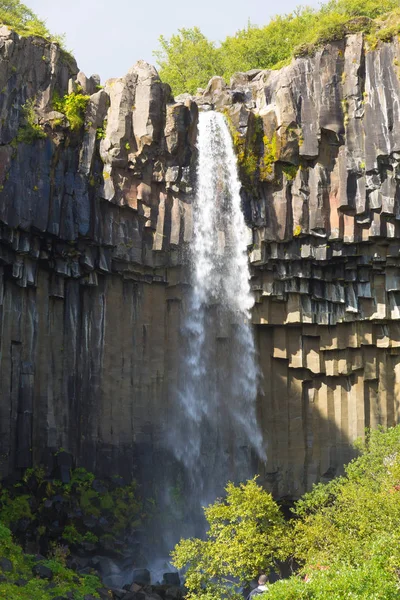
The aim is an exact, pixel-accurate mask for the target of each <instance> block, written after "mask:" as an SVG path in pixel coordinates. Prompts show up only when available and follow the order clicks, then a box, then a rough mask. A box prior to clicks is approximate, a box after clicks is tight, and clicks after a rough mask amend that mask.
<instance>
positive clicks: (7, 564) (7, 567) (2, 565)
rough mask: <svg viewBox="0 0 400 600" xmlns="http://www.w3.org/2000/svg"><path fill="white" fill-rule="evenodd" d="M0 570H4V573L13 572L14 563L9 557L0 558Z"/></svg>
mask: <svg viewBox="0 0 400 600" xmlns="http://www.w3.org/2000/svg"><path fill="white" fill-rule="evenodd" d="M0 570H1V571H3V573H11V571H12V570H13V564H12V562H11V560H10V559H9V558H4V557H2V558H0Z"/></svg>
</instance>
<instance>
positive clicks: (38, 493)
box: [0, 468, 147, 598]
mask: <svg viewBox="0 0 400 600" xmlns="http://www.w3.org/2000/svg"><path fill="white" fill-rule="evenodd" d="M60 499H62V500H61V502H62V508H61V507H60V508H59V511H61V512H62V514H63V515H64V518H63V519H61V521H62V522H63V523H64V525H63V527H61V528H57V533H56V534H55V533H54V531H53V529H52V521H53V519H52V517H51V515H52V511H53V503H54V502H59V501H60ZM61 512H60V515H61ZM146 518H147V514H146V513H145V510H144V507H143V504H142V502H141V501H140V500H139V497H138V492H137V485H136V483H135V482H132V483H130V484H129V485H126V484H124V485H122V484H121V483H120V482H119V480H117V479H116V480H113V479H112V480H110V481H100V480H95V477H94V475H93V473H89V472H88V471H86V470H85V469H82V468H78V469H74V470H73V471H72V472H71V480H70V482H69V483H62V482H61V481H57V480H53V479H46V478H45V477H44V471H43V470H42V469H40V468H38V469H28V470H27V471H26V473H25V475H24V478H23V481H22V482H21V483H17V484H15V485H14V486H12V487H11V488H6V487H2V486H1V485H0V522H1V523H3V524H4V525H6V526H7V527H11V528H12V529H13V527H14V526H15V525H17V524H18V522H19V521H20V519H23V520H24V521H25V522H26V523H27V526H26V527H25V528H24V532H23V534H22V535H21V539H20V541H21V542H23V540H24V539H25V538H26V535H27V531H28V532H29V535H30V536H31V538H32V539H39V538H43V539H52V540H53V541H54V542H57V543H61V544H68V545H71V546H74V547H78V546H80V545H83V546H85V544H96V545H97V547H98V548H99V549H101V548H102V547H104V546H105V547H109V546H110V543H111V544H112V543H115V542H116V541H117V540H118V542H119V543H120V545H121V544H123V542H124V539H125V537H127V538H128V537H129V535H130V534H131V533H132V532H133V531H134V530H135V529H137V528H138V527H140V526H142V524H143V520H145V519H146ZM88 519H89V520H90V521H93V522H94V525H95V528H96V534H94V533H93V531H90V530H88V529H87V526H86V524H85V523H86V522H87V520H88ZM0 556H1V555H0ZM0 598H1V596H0Z"/></svg>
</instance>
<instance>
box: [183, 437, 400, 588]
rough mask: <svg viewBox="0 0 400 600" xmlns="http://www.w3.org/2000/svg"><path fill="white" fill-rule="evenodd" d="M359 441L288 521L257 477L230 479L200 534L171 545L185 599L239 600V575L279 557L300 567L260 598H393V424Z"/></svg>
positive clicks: (399, 488)
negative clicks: (355, 453) (341, 468)
mask: <svg viewBox="0 0 400 600" xmlns="http://www.w3.org/2000/svg"><path fill="white" fill-rule="evenodd" d="M357 448H358V450H359V452H360V456H359V457H358V458H356V459H354V460H353V461H352V462H350V463H349V464H348V465H347V466H346V468H345V474H344V476H342V477H338V478H336V479H334V480H332V481H331V482H330V483H328V484H318V485H315V486H314V488H313V489H312V491H311V492H309V493H307V494H305V495H304V496H303V497H302V498H301V499H300V500H299V501H298V502H297V503H296V505H295V508H294V509H293V518H292V519H291V520H290V521H289V522H288V523H286V524H284V523H283V520H282V515H281V513H280V511H279V508H278V506H277V505H276V504H275V503H274V501H273V500H272V498H271V497H270V496H269V495H268V494H267V493H266V492H265V491H263V490H262V489H261V488H260V487H259V486H257V484H256V482H255V481H254V480H252V481H249V482H248V483H247V484H242V485H240V486H238V487H235V486H233V485H232V484H229V485H228V487H227V498H226V500H225V501H222V500H220V501H217V502H216V503H215V504H214V505H211V506H210V507H208V508H207V509H206V510H205V513H206V517H207V520H208V522H209V524H210V528H209V531H208V533H207V539H206V540H205V541H203V540H198V539H191V540H182V541H181V542H180V543H179V544H178V545H177V546H176V548H175V550H174V552H173V560H174V562H175V565H176V566H178V567H179V568H181V567H183V566H185V565H186V564H189V568H188V572H187V582H186V585H187V587H188V589H189V592H190V593H189V598H190V599H191V600H197V599H201V600H209V599H210V600H211V598H224V597H229V598H236V597H237V598H239V595H238V587H239V586H240V583H241V582H245V581H248V580H250V579H251V578H252V577H253V576H255V575H257V574H258V573H259V572H261V571H266V570H268V568H269V567H270V566H273V565H274V564H275V563H276V561H277V560H278V561H279V560H282V559H285V560H290V561H291V562H292V564H296V563H297V564H299V565H300V568H299V573H298V574H296V575H293V576H292V577H291V578H290V579H287V580H285V581H279V582H277V583H275V584H273V585H270V586H269V590H268V592H267V593H265V594H264V595H263V597H264V598H265V600H267V599H271V600H301V599H314V598H315V599H319V600H328V599H329V600H343V599H344V598H353V599H358V600H366V599H367V598H368V599H369V600H374V599H382V600H383V599H385V600H392V599H395V598H399V597H400V425H398V426H397V427H394V428H391V429H388V430H387V431H383V430H382V429H380V430H377V431H372V432H368V433H367V435H366V438H365V440H364V441H363V442H359V443H358V444H357ZM293 559H294V562H293ZM232 578H234V580H233V581H232Z"/></svg>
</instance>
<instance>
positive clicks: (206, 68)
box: [154, 0, 400, 94]
mask: <svg viewBox="0 0 400 600" xmlns="http://www.w3.org/2000/svg"><path fill="white" fill-rule="evenodd" d="M399 9H400V0H381V1H380V2H376V0H330V1H329V2H328V3H327V4H323V5H322V6H321V8H320V9H319V10H315V9H313V8H310V7H307V6H303V7H302V6H300V7H298V8H297V9H296V10H295V11H293V12H291V13H290V14H286V15H282V16H276V17H273V18H272V19H271V20H270V22H269V23H268V24H267V25H265V26H263V27H257V26H256V25H252V24H249V25H248V26H247V27H246V28H244V29H241V30H239V31H238V32H237V33H236V34H235V35H233V36H228V37H227V38H226V39H225V40H224V41H222V43H221V44H220V46H219V47H217V46H216V45H215V44H214V43H213V42H211V41H209V40H207V38H206V37H205V36H204V35H203V34H202V32H201V31H200V30H199V29H198V28H197V27H195V28H193V29H180V30H179V31H178V33H177V34H175V35H173V36H172V37H171V38H170V39H169V40H168V39H166V38H165V37H163V36H161V37H160V38H159V42H160V46H161V49H160V50H157V51H156V52H154V55H155V56H156V58H157V62H158V64H159V66H160V77H161V79H162V80H163V81H165V82H166V83H169V84H170V86H171V87H172V90H173V92H174V93H175V94H180V93H182V92H189V93H192V94H193V93H195V92H196V90H197V88H198V87H204V86H205V85H206V84H207V82H208V81H209V79H210V78H211V77H212V76H213V75H223V77H224V78H225V80H226V81H229V78H230V77H231V76H232V75H233V73H235V72H237V71H247V70H249V69H273V68H278V67H280V66H282V65H283V64H285V63H287V62H289V61H290V59H291V57H292V56H293V54H296V52H299V51H302V52H303V51H304V49H307V47H308V48H310V47H313V46H315V45H318V44H322V43H325V42H327V41H330V40H337V39H341V38H343V36H344V35H345V33H346V31H347V29H346V25H347V23H348V22H349V20H351V19H354V18H355V17H368V18H369V19H376V18H377V17H381V16H382V15H388V14H389V13H390V12H391V11H397V13H398V10H399ZM397 13H396V14H397ZM394 16H395V17H396V15H394ZM399 17H400V15H399V14H397V18H395V19H394V21H396V22H398V21H400V19H399ZM374 27H375V25H374V24H372V23H368V22H366V21H365V19H364V20H362V19H360V20H359V21H358V22H357V21H355V22H353V23H352V24H351V28H350V29H351V31H361V30H368V29H370V28H371V29H374ZM396 27H397V30H398V32H400V27H398V26H397V25H396ZM396 27H395V28H394V30H393V34H395V33H396V31H397V30H396Z"/></svg>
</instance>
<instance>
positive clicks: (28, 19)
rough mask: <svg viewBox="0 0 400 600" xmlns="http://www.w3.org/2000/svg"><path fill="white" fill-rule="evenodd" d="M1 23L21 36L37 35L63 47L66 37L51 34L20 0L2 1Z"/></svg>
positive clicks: (0, 9) (0, 3) (0, 6)
mask: <svg viewBox="0 0 400 600" xmlns="http://www.w3.org/2000/svg"><path fill="white" fill-rule="evenodd" d="M0 23H1V24H3V25H7V26H8V27H10V28H11V29H13V30H14V31H16V32H17V33H19V34H20V35H37V36H40V37H42V38H45V39H46V40H48V41H49V42H56V43H57V44H59V45H60V46H61V47H63V44H64V36H60V35H53V34H51V33H50V31H49V30H48V29H47V27H46V24H45V22H44V21H42V20H41V19H39V17H38V16H37V15H35V13H34V12H33V11H31V10H30V9H29V8H28V7H27V6H25V4H22V2H20V0H0Z"/></svg>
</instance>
